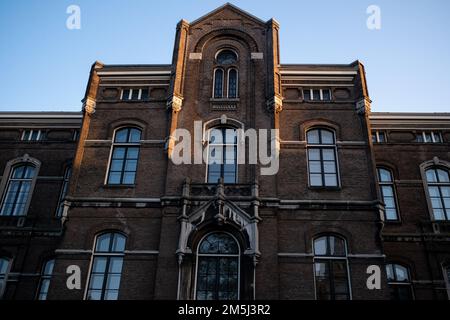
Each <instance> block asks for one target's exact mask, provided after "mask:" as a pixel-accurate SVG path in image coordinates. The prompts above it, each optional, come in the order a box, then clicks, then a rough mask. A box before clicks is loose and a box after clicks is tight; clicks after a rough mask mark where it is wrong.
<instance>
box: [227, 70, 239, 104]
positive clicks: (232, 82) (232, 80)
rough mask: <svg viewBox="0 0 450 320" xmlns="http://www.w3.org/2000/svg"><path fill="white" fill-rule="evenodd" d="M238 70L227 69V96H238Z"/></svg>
mask: <svg viewBox="0 0 450 320" xmlns="http://www.w3.org/2000/svg"><path fill="white" fill-rule="evenodd" d="M237 84H238V72H237V69H235V68H232V69H229V70H228V98H237V96H238V85H237Z"/></svg>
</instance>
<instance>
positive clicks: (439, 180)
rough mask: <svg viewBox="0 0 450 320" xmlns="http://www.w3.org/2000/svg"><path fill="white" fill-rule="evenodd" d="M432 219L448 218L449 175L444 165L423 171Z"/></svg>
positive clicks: (449, 217)
mask: <svg viewBox="0 0 450 320" xmlns="http://www.w3.org/2000/svg"><path fill="white" fill-rule="evenodd" d="M425 175H426V179H427V187H428V195H429V197H430V203H431V209H432V212H433V217H434V220H450V176H449V170H448V169H446V168H444V167H432V168H429V169H427V170H426V171H425Z"/></svg>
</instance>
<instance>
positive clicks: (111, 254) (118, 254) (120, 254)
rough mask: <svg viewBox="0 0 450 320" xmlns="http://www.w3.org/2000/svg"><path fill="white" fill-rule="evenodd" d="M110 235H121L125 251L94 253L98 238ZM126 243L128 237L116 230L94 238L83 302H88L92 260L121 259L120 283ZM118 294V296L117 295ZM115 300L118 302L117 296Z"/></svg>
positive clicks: (101, 233) (102, 233)
mask: <svg viewBox="0 0 450 320" xmlns="http://www.w3.org/2000/svg"><path fill="white" fill-rule="evenodd" d="M111 233H119V234H121V235H123V236H124V237H125V249H124V251H123V252H96V251H95V248H96V246H97V241H98V238H99V237H101V236H102V235H105V234H111ZM127 242H128V236H127V235H126V234H124V233H122V232H120V231H118V230H108V231H105V232H100V233H98V234H97V235H96V236H95V238H94V244H93V246H92V250H91V259H90V262H89V268H88V274H87V277H86V278H87V279H86V285H85V288H84V294H83V300H88V299H87V297H88V293H89V285H90V281H91V273H92V268H93V267H94V260H95V258H96V257H107V258H108V259H109V258H111V257H122V259H123V260H122V270H121V274H120V281H121V282H122V277H123V270H124V268H123V266H124V262H125V253H126V250H127ZM107 272H108V270H105V273H107ZM119 293H120V286H119ZM119 293H118V295H119ZM117 300H119V296H118V297H117ZM117 300H110V301H117ZM92 301H106V300H92Z"/></svg>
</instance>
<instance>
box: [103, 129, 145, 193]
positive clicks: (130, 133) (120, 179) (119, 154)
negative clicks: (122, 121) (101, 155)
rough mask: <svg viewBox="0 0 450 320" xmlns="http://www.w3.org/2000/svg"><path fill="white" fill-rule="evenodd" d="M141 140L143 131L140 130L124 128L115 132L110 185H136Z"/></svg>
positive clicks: (110, 167)
mask: <svg viewBox="0 0 450 320" xmlns="http://www.w3.org/2000/svg"><path fill="white" fill-rule="evenodd" d="M140 140H141V130H140V129H138V128H122V129H119V130H117V131H116V132H115V135H114V143H113V145H112V151H111V163H110V166H109V175H108V184H123V185H132V184H134V182H135V179H136V170H137V163H138V159H139V146H140Z"/></svg>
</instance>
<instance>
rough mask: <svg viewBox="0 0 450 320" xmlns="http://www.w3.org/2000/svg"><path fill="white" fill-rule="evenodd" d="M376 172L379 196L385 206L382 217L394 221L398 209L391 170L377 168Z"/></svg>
mask: <svg viewBox="0 0 450 320" xmlns="http://www.w3.org/2000/svg"><path fill="white" fill-rule="evenodd" d="M377 172H378V182H379V186H380V191H381V196H382V197H383V202H384V206H385V213H384V217H385V219H386V220H391V221H396V220H398V211H397V199H396V195H395V188H394V179H393V177H392V172H391V170H388V169H386V168H377Z"/></svg>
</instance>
